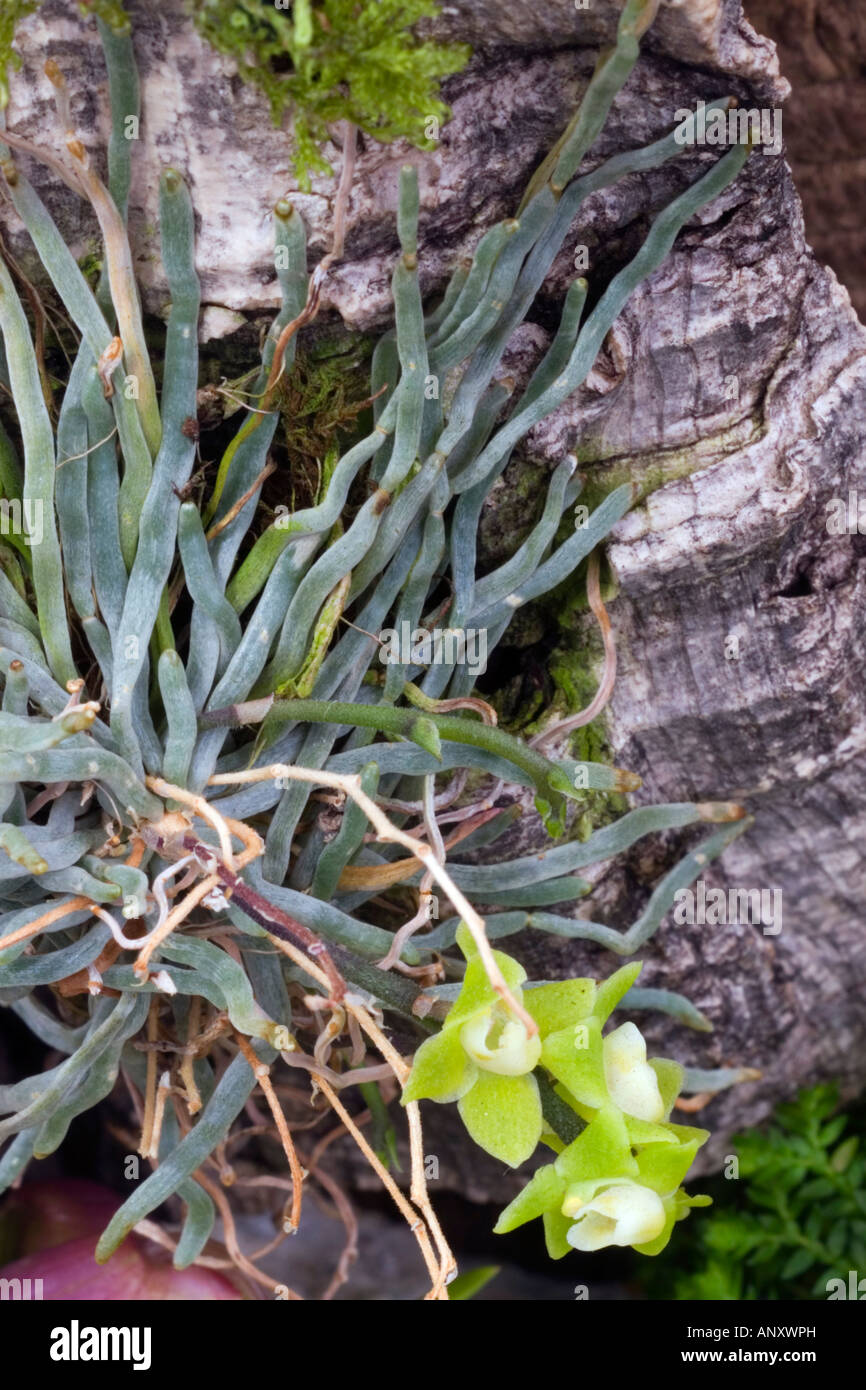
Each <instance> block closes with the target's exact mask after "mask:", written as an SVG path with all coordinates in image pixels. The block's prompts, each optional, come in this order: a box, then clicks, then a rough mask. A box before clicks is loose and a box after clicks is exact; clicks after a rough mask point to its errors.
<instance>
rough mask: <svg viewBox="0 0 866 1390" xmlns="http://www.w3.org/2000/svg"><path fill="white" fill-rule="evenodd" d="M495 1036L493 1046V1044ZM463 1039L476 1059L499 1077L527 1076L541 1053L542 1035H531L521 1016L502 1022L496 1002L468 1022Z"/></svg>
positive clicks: (467, 1049)
mask: <svg viewBox="0 0 866 1390" xmlns="http://www.w3.org/2000/svg"><path fill="white" fill-rule="evenodd" d="M491 1035H493V1042H494V1045H493V1047H491V1046H490V1042H491ZM460 1041H461V1042H462V1044H463V1046H464V1048H465V1049H466V1051H467V1052H468V1053H469V1056H470V1057H471V1058H472V1060H473V1062H475V1063H476V1064H477V1065H478V1066H479V1067H481V1068H483V1070H484V1071H492V1072H496V1074H497V1075H498V1076H523V1075H524V1073H526V1072H528V1071H532V1069H533V1067H534V1066H535V1065H536V1064H537V1062H538V1059H539V1057H540V1056H541V1039H540V1038H539V1036H538V1034H537V1033H536V1035H535V1036H534V1037H531V1038H530V1037H529V1035H528V1034H527V1032H526V1028H525V1027H524V1025H523V1024H522V1023H520V1022H519V1020H518V1019H512V1018H507V1019H506V1020H505V1021H504V1022H502V1021H501V1020H500V1019H499V1018H498V1017H497V1013H496V1006H495V1005H492V1006H491V1008H490V1009H489V1010H487V1011H486V1012H485V1013H483V1014H481V1015H480V1017H478V1018H473V1019H470V1021H469V1022H468V1023H464V1025H463V1027H462V1028H461V1029H460Z"/></svg>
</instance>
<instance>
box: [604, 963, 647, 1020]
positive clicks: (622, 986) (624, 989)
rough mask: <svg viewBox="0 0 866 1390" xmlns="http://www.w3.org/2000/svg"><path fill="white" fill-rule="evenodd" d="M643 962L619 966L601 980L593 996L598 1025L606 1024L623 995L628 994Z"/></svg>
mask: <svg viewBox="0 0 866 1390" xmlns="http://www.w3.org/2000/svg"><path fill="white" fill-rule="evenodd" d="M642 969H643V961H640V960H633V961H630V962H629V964H628V965H622V966H620V968H619V970H615V971H614V973H613V974H612V975H609V976H608V978H607V979H606V980H602V981H601V983H600V984H599V986H598V992H597V994H596V996H595V1009H594V1013H595V1016H596V1018H597V1019H598V1021H599V1023H606V1022H607V1020H608V1019H609V1018H610V1016H611V1014H612V1013H613V1011H614V1009H615V1008H616V1006H617V1004H618V1003H619V1001H620V1000H621V999H622V997H623V995H625V994H628V992H629V990H630V989H631V987H632V985H633V984H634V982H635V980H636V979H637V977H638V975H639V974H640V972H641V970H642Z"/></svg>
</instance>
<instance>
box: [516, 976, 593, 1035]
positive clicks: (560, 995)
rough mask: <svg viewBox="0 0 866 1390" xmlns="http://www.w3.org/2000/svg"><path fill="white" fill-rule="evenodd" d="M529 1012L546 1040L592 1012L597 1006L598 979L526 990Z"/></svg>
mask: <svg viewBox="0 0 866 1390" xmlns="http://www.w3.org/2000/svg"><path fill="white" fill-rule="evenodd" d="M524 1003H525V1005H526V1008H527V1010H528V1011H529V1013H530V1014H531V1015H532V1017H533V1018H534V1019H535V1021H536V1023H537V1024H538V1031H539V1032H540V1034H541V1036H542V1037H543V1038H546V1037H547V1035H548V1033H556V1032H558V1031H559V1030H560V1029H561V1028H567V1027H568V1025H569V1024H570V1023H577V1022H578V1021H579V1020H580V1019H582V1018H586V1017H587V1016H588V1015H589V1014H591V1013H592V1010H593V1006H594V1004H595V980H562V981H561V982H560V983H558V984H553V985H539V987H538V989H529V990H527V991H526V998H525V1000H524Z"/></svg>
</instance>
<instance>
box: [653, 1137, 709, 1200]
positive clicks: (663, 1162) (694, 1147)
mask: <svg viewBox="0 0 866 1390" xmlns="http://www.w3.org/2000/svg"><path fill="white" fill-rule="evenodd" d="M700 1147H701V1146H700V1143H699V1141H698V1140H697V1139H693V1140H692V1141H691V1143H689V1144H650V1145H649V1146H648V1147H647V1148H645V1149H641V1150H640V1151H639V1152H638V1156H637V1166H638V1171H639V1173H640V1182H641V1183H642V1184H643V1185H644V1187H651V1188H652V1189H653V1191H654V1192H657V1193H658V1194H659V1196H660V1197H667V1196H668V1195H670V1194H671V1193H673V1192H675V1191H676V1190H677V1188H678V1187H679V1185H680V1183H681V1182H682V1180H683V1178H684V1177H685V1176H686V1173H687V1172H688V1171H689V1169H690V1168H691V1166H692V1163H693V1162H694V1158H695V1154H696V1153H697V1151H698V1149H699V1148H700Z"/></svg>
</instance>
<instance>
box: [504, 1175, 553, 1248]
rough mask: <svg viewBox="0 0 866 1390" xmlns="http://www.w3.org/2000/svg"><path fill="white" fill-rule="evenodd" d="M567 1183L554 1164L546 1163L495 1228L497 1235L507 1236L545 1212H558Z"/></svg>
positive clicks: (509, 1205)
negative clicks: (509, 1232)
mask: <svg viewBox="0 0 866 1390" xmlns="http://www.w3.org/2000/svg"><path fill="white" fill-rule="evenodd" d="M564 1192H565V1183H564V1182H563V1180H562V1178H561V1177H560V1176H559V1174H558V1173H557V1171H556V1169H555V1167H554V1166H553V1164H552V1163H546V1164H545V1165H544V1167H543V1168H539V1169H538V1171H537V1172H536V1173H534V1174H533V1175H532V1177H531V1178H530V1180H529V1182H528V1183H527V1184H526V1186H525V1187H524V1189H523V1191H522V1192H520V1193H518V1195H517V1196H516V1197H515V1198H514V1201H513V1202H510V1203H509V1204H508V1206H507V1207H506V1208H505V1210H504V1212H503V1213H502V1215H501V1216H500V1218H499V1220H498V1221H497V1223H496V1225H495V1226H494V1227H493V1230H494V1233H495V1234H496V1235H498V1236H499V1235H505V1234H506V1232H508V1231H513V1230H515V1229H516V1227H518V1226H523V1225H525V1223H526V1222H527V1221H534V1220H535V1219H536V1217H538V1216H542V1215H543V1214H544V1212H546V1211H550V1210H551V1209H552V1210H558V1209H559V1207H560V1206H561V1205H562V1198H563V1193H564Z"/></svg>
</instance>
